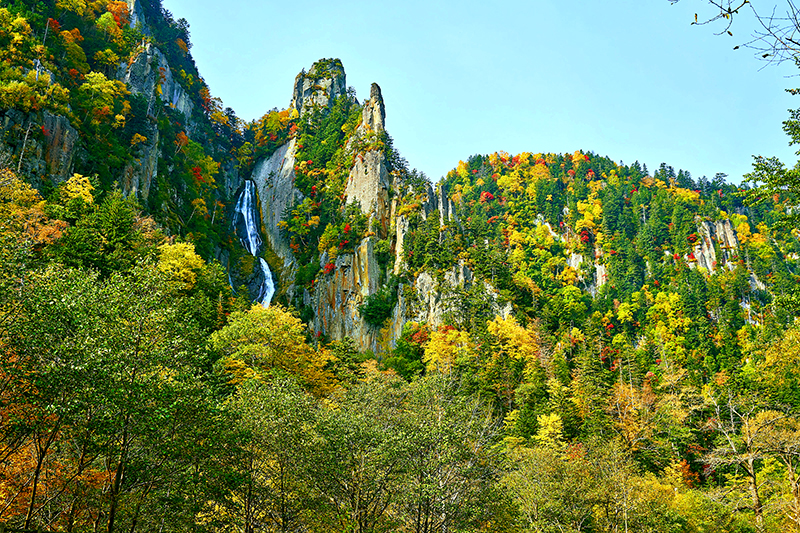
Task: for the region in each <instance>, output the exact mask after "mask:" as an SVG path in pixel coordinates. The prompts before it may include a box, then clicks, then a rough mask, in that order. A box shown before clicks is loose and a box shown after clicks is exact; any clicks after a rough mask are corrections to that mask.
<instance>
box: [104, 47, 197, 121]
mask: <svg viewBox="0 0 800 533" xmlns="http://www.w3.org/2000/svg"><path fill="white" fill-rule="evenodd" d="M117 79H118V80H120V81H122V82H124V83H125V84H126V85H127V86H128V89H130V91H131V92H132V93H135V94H141V95H142V96H144V97H145V98H146V99H147V101H148V108H147V112H148V114H151V113H154V112H155V107H156V105H157V99H158V98H160V99H161V101H162V102H163V103H165V104H167V105H169V106H171V107H173V108H175V109H176V110H178V111H180V112H181V113H183V114H184V116H185V117H186V118H187V119H188V118H189V117H191V116H192V110H193V108H194V104H193V103H192V101H191V99H190V98H189V95H188V94H187V93H186V91H185V90H184V89H183V87H181V85H180V83H178V81H177V80H176V79H175V78H174V76H173V74H172V69H170V67H169V63H168V62H167V58H166V57H165V56H164V54H162V53H161V50H159V49H158V48H156V47H155V46H153V44H152V43H147V44H145V45H144V47H142V48H141V50H140V51H139V54H138V55H137V56H136V57H135V58H134V59H133V60H132V61H129V62H123V63H121V64H120V66H119V68H118V69H117Z"/></svg>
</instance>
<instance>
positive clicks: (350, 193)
mask: <svg viewBox="0 0 800 533" xmlns="http://www.w3.org/2000/svg"><path fill="white" fill-rule="evenodd" d="M385 121H386V107H385V105H384V103H383V96H382V95H381V88H380V87H379V86H378V84H377V83H373V84H372V88H371V90H370V98H369V100H367V101H365V102H364V107H363V110H362V112H361V124H360V125H359V126H358V129H357V130H356V134H355V136H354V138H353V139H351V140H350V144H351V145H358V144H359V143H365V144H369V143H370V141H375V140H377V139H378V138H379V136H380V135H381V134H382V133H384V132H385V130H384V123H385ZM390 186H391V183H390V179H389V170H388V168H387V163H386V156H385V155H384V153H383V150H381V149H380V148H374V149H370V150H367V151H366V152H364V153H361V152H359V153H357V154H356V158H355V165H354V166H353V169H352V170H351V171H350V176H349V177H348V179H347V187H346V188H345V191H344V196H345V203H348V204H349V203H357V204H359V205H360V206H361V211H362V212H364V213H369V215H370V227H373V222H377V223H378V224H380V235H381V236H386V233H387V232H388V230H389V226H390V223H391V221H390V218H391V205H390V203H389V188H390Z"/></svg>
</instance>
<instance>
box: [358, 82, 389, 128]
mask: <svg viewBox="0 0 800 533" xmlns="http://www.w3.org/2000/svg"><path fill="white" fill-rule="evenodd" d="M361 113H362V114H361V118H362V119H363V120H362V124H363V125H364V126H365V127H366V128H369V129H370V130H372V131H374V132H376V133H378V132H381V131H383V130H384V129H386V126H385V125H386V107H385V106H384V104H383V95H381V88H380V86H379V85H378V84H377V83H373V84H372V87H371V88H370V91H369V100H367V101H366V102H364V110H363V111H362V112H361Z"/></svg>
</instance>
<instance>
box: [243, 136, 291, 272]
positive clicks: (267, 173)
mask: <svg viewBox="0 0 800 533" xmlns="http://www.w3.org/2000/svg"><path fill="white" fill-rule="evenodd" d="M296 146H297V143H296V141H295V140H294V139H292V140H291V141H289V142H288V143H286V144H284V145H283V146H281V147H280V148H278V149H277V150H276V151H275V152H274V153H273V154H272V155H271V156H270V157H269V158H267V159H262V160H261V161H259V162H258V163H256V166H255V169H254V170H253V174H252V175H251V179H252V180H253V181H254V182H255V184H256V188H257V190H258V198H259V201H260V202H261V217H262V229H263V231H264V236H265V237H266V240H267V242H268V244H269V246H270V247H271V248H272V250H273V251H274V252H275V253H276V254H277V255H278V257H280V258H281V260H282V261H283V262H284V264H285V265H286V266H288V267H289V269H288V270H293V269H294V263H295V260H294V256H293V255H292V249H291V248H289V242H288V241H287V240H286V239H285V238H284V237H283V236H282V235H281V232H280V229H279V228H278V223H279V222H280V221H281V218H282V217H283V214H284V213H285V212H286V210H287V209H288V208H289V207H291V206H292V205H293V204H294V203H295V202H297V201H301V200H302V199H303V195H302V194H301V193H300V191H299V190H297V189H296V188H295V186H294V178H295V175H294V165H295V152H296Z"/></svg>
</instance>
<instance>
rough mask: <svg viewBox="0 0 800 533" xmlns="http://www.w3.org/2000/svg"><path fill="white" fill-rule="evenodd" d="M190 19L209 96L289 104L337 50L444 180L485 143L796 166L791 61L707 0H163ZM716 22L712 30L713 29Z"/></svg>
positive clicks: (734, 170)
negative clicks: (762, 46)
mask: <svg viewBox="0 0 800 533" xmlns="http://www.w3.org/2000/svg"><path fill="white" fill-rule="evenodd" d="M163 4H164V6H165V7H166V8H167V9H169V10H170V11H172V13H173V15H174V16H175V18H180V17H183V18H186V19H187V20H188V21H189V24H190V27H191V41H192V44H193V48H192V54H193V56H194V58H195V61H196V62H197V65H198V68H199V70H200V73H201V75H203V77H204V78H205V79H206V81H207V83H208V84H209V86H210V88H211V91H212V93H213V94H214V95H215V96H219V97H220V98H222V100H223V102H224V104H225V105H226V106H229V107H232V108H233V109H234V110H235V111H236V113H237V115H239V116H240V117H241V118H243V119H245V120H251V119H253V118H256V117H259V116H261V115H263V114H264V113H265V112H267V111H268V110H269V109H271V108H273V107H278V108H285V107H287V106H288V105H289V101H290V99H291V90H292V83H293V81H294V77H295V76H296V75H297V73H298V72H299V71H300V70H301V69H302V68H306V69H308V68H309V67H310V66H311V64H312V63H313V62H314V61H315V60H317V59H319V58H323V57H338V58H340V59H341V60H342V62H343V64H344V67H345V70H346V72H347V83H348V85H350V86H352V87H354V88H355V89H356V92H357V94H358V97H359V99H363V98H366V97H368V96H369V87H370V84H371V83H372V82H377V83H378V84H379V85H380V86H381V89H382V91H383V97H384V100H385V101H386V127H387V130H388V131H389V133H390V134H391V135H392V137H393V138H394V144H395V147H396V148H397V149H398V150H399V151H400V153H401V154H402V155H403V156H404V157H405V158H406V159H408V161H409V164H410V165H411V166H412V167H416V168H418V169H420V170H422V171H424V172H425V173H426V174H428V176H429V177H430V178H431V179H432V180H433V181H436V180H438V179H439V177H440V176H442V175H443V174H445V173H446V172H447V171H448V170H450V169H451V168H453V167H455V166H456V164H457V163H458V161H459V159H466V158H467V157H469V156H470V155H472V154H476V153H482V154H485V153H490V152H494V151H497V150H505V151H507V152H511V153H518V152H521V151H530V152H556V153H563V152H572V151H574V150H576V149H582V150H585V151H592V152H595V153H597V154H600V155H607V156H609V157H611V158H612V159H613V160H615V161H623V162H624V163H626V164H627V163H632V162H633V161H634V160H639V161H640V162H642V163H645V164H647V166H648V169H650V170H651V171H652V170H654V169H655V168H657V167H658V165H659V164H660V163H661V162H666V163H667V164H670V165H672V166H674V167H675V169H676V170H677V169H679V168H682V169H685V170H688V171H690V172H691V173H692V176H693V177H695V178H699V177H701V176H703V175H705V176H707V177H708V178H712V177H713V176H714V174H715V173H717V172H724V173H726V174H728V175H729V178H728V180H729V181H732V182H734V183H738V182H739V181H740V180H741V176H742V174H743V173H745V172H748V171H749V170H750V169H751V163H752V155H753V154H760V155H765V156H770V155H775V156H778V157H780V158H781V159H782V160H783V161H784V162H786V163H788V164H789V165H793V164H794V162H795V161H796V160H797V157H796V156H795V155H794V151H795V148H792V147H789V146H788V137H787V136H786V135H785V134H784V133H783V131H782V129H781V122H782V121H783V120H785V119H786V118H787V117H788V113H787V109H789V108H792V107H800V98H793V97H791V96H790V95H789V94H788V93H786V92H785V89H787V88H792V87H796V86H800V79H795V78H794V76H795V75H796V74H795V73H796V72H797V69H796V67H794V65H791V64H788V63H786V64H783V65H780V66H778V67H767V68H763V67H764V64H763V63H761V62H759V61H757V60H756V59H754V57H753V54H752V53H751V52H750V51H748V50H746V49H739V50H737V51H734V50H733V47H734V46H735V45H737V44H740V43H741V42H743V41H744V40H746V37H747V35H748V33H749V31H748V30H749V29H750V28H751V27H752V24H751V21H749V20H741V21H738V22H737V25H736V26H734V28H733V31H734V37H732V38H731V37H728V36H716V35H714V27H712V26H703V27H698V26H691V25H690V23H691V21H692V20H693V19H694V13H695V12H698V13H699V14H700V17H701V18H702V16H703V14H704V13H709V14H710V13H711V12H710V8H709V6H707V4H706V2H705V1H704V0H682V1H681V2H679V3H678V4H675V5H672V4H670V3H669V2H668V1H667V0H617V1H614V2H594V1H592V2H590V1H585V0H584V1H579V0H554V1H542V0H527V1H498V2H493V3H491V4H489V3H488V2H485V1H481V2H477V1H472V0H462V1H459V2H451V1H438V2H437V1H435V0H427V1H422V0H404V1H402V2H398V1H393V2H386V1H383V0H373V1H371V2H363V1H356V0H342V1H339V2H332V1H330V0H328V1H324V2H320V1H316V0H306V1H305V2H302V3H294V2H288V1H285V0H284V1H282V2H269V3H267V2H258V1H250V2H244V1H240V0H229V1H228V2H219V0H214V1H212V0H163ZM719 29H721V28H718V31H719Z"/></svg>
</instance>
